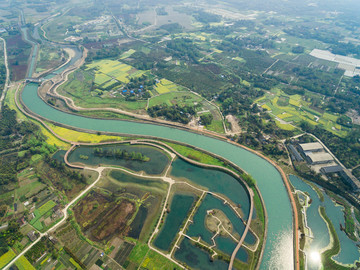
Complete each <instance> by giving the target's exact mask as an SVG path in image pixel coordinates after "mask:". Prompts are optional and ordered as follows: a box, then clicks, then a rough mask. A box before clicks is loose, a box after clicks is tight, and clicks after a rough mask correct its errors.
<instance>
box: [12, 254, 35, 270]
mask: <svg viewBox="0 0 360 270" xmlns="http://www.w3.org/2000/svg"><path fill="white" fill-rule="evenodd" d="M15 265H16V266H17V268H18V269H19V270H35V267H34V266H32V265H31V263H30V262H29V261H28V260H27V259H26V258H25V257H24V256H21V257H20V258H19V259H18V260H17V261H16V262H15Z"/></svg>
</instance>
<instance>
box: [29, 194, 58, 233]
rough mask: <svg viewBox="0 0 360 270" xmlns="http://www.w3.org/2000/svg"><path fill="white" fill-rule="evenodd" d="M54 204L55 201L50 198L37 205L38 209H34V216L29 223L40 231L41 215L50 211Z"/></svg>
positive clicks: (41, 225) (41, 226)
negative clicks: (39, 205)
mask: <svg viewBox="0 0 360 270" xmlns="http://www.w3.org/2000/svg"><path fill="white" fill-rule="evenodd" d="M55 205H56V203H55V202H54V201H52V200H50V201H48V202H46V203H45V204H44V205H42V206H41V207H39V208H38V209H36V210H35V211H34V215H35V218H33V219H32V220H31V221H30V224H31V225H33V226H34V227H35V228H36V229H37V230H39V231H41V230H42V229H43V228H44V226H43V224H42V222H41V221H40V218H41V217H42V216H44V215H45V214H47V213H48V212H49V211H51V210H52V209H53V208H54V206H55Z"/></svg>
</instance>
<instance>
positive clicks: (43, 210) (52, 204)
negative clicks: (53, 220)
mask: <svg viewBox="0 0 360 270" xmlns="http://www.w3.org/2000/svg"><path fill="white" fill-rule="evenodd" d="M55 205H56V203H55V202H54V201H52V200H50V201H48V202H46V203H45V204H44V205H42V206H41V207H40V208H39V209H37V210H35V215H36V214H38V215H39V216H43V215H45V214H46V212H48V211H50V210H51V209H53V208H54V207H55ZM36 211H37V212H36Z"/></svg>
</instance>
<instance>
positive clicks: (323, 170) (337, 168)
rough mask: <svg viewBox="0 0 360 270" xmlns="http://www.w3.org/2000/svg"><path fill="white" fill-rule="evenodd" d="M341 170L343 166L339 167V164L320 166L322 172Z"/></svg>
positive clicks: (337, 171)
mask: <svg viewBox="0 0 360 270" xmlns="http://www.w3.org/2000/svg"><path fill="white" fill-rule="evenodd" d="M342 170H343V167H341V166H340V165H335V166H327V167H322V168H321V169H320V171H321V172H322V173H323V174H329V173H339V172H341V171H342Z"/></svg>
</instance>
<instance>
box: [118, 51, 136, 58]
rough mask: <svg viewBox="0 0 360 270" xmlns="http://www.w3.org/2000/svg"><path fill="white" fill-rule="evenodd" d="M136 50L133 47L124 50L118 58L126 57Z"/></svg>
mask: <svg viewBox="0 0 360 270" xmlns="http://www.w3.org/2000/svg"><path fill="white" fill-rule="evenodd" d="M135 52H136V51H135V50H134V49H130V50H128V51H126V52H124V53H123V54H122V55H121V56H120V59H126V58H128V57H130V56H131V55H132V54H133V53H135Z"/></svg>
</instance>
